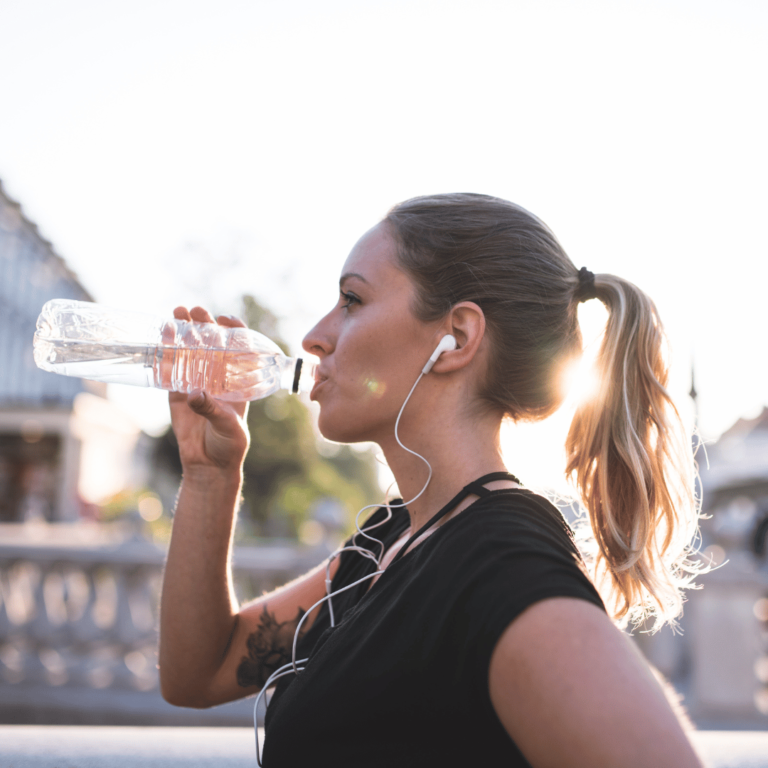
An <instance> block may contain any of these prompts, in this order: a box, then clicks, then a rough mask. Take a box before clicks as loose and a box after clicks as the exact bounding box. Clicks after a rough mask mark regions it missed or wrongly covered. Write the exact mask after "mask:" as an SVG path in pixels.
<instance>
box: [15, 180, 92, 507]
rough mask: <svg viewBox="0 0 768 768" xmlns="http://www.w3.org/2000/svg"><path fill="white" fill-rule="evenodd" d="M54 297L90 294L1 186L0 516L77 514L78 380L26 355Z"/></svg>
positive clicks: (82, 388) (80, 388) (81, 386)
mask: <svg viewBox="0 0 768 768" xmlns="http://www.w3.org/2000/svg"><path fill="white" fill-rule="evenodd" d="M59 297H61V298H70V299H78V300H82V301H91V300H92V299H91V296H90V294H89V293H88V291H87V290H86V289H85V288H84V287H83V286H82V285H81V284H80V282H79V281H78V279H77V277H76V276H75V275H74V274H73V273H72V272H71V271H70V270H69V269H68V268H67V266H66V264H65V263H64V260H63V259H62V258H61V257H60V256H58V255H57V254H56V252H55V251H54V249H53V247H52V246H51V244H50V243H49V242H48V241H47V240H45V239H44V238H43V237H42V236H41V235H40V233H39V232H38V230H37V227H36V226H35V225H34V224H33V223H32V222H31V221H29V220H28V219H27V218H26V217H25V216H24V214H23V212H22V210H21V206H20V205H19V204H18V203H17V202H16V201H14V200H12V199H11V198H10V197H9V196H8V195H7V194H6V192H5V190H4V189H3V187H2V184H0V522H25V521H32V520H44V521H48V522H54V521H69V520H75V519H77V518H78V516H79V512H80V502H79V498H78V478H79V472H80V447H81V441H80V439H79V438H78V436H77V425H76V424H74V423H73V413H74V404H75V400H76V398H77V397H78V395H80V394H81V393H83V392H84V391H85V385H84V383H83V382H82V381H81V380H80V379H72V378H68V377H64V376H57V375H55V374H52V373H46V372H44V371H41V370H39V369H38V368H37V366H36V365H35V362H34V359H33V356H32V338H33V335H34V332H35V325H36V321H37V316H38V314H39V313H40V309H41V307H42V306H43V304H44V303H45V302H46V301H48V300H49V299H52V298H59ZM101 394H103V393H101Z"/></svg>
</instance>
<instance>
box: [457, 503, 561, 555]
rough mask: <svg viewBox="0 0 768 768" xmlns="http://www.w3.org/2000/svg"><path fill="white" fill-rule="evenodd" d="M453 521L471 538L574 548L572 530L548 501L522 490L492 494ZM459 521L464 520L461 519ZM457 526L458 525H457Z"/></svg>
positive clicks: (559, 512)
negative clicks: (457, 522) (458, 523)
mask: <svg viewBox="0 0 768 768" xmlns="http://www.w3.org/2000/svg"><path fill="white" fill-rule="evenodd" d="M465 512H466V513H468V514H466V517H464V513H462V514H460V515H458V516H457V517H456V518H455V520H457V521H460V522H461V527H463V528H464V534H465V535H469V534H470V533H471V535H472V537H473V538H479V539H498V540H502V541H507V540H510V539H511V540H513V541H514V542H518V543H520V542H532V541H538V542H545V541H546V542H552V543H555V542H559V543H560V544H561V545H565V546H567V547H568V549H571V548H575V547H576V545H575V543H574V536H573V531H572V530H571V527H570V526H569V525H568V523H567V522H566V520H565V518H564V517H563V514H562V512H561V511H560V510H559V509H558V508H557V507H556V506H555V505H554V504H553V503H552V502H551V501H549V500H548V499H547V498H545V497H544V496H541V495H539V494H537V493H534V492H533V491H529V490H527V489H524V488H510V489H504V490H499V491H492V492H491V493H490V494H489V495H488V496H484V497H482V498H480V499H478V500H477V501H476V502H475V503H474V504H472V506H471V507H469V508H468V509H467V510H465ZM461 518H464V519H463V520H462V519H461ZM457 527H458V526H457Z"/></svg>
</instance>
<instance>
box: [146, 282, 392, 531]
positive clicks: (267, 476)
mask: <svg viewBox="0 0 768 768" xmlns="http://www.w3.org/2000/svg"><path fill="white" fill-rule="evenodd" d="M242 318H243V320H244V321H245V323H246V324H247V325H248V327H249V328H252V329H253V330H255V331H258V332H259V333H263V334H264V335H265V336H268V337H269V338H270V339H272V340H273V341H275V343H277V344H278V345H279V346H280V347H281V348H282V349H283V350H284V351H287V349H286V345H285V343H284V342H283V341H282V340H281V339H280V337H279V331H278V325H279V323H278V320H277V318H276V317H275V315H274V314H272V312H270V310H269V309H267V308H266V307H264V306H263V305H261V304H260V303H259V302H258V301H257V300H256V299H255V298H254V297H253V296H244V297H243V310H242ZM248 429H249V430H250V433H251V447H250V450H249V451H248V455H247V456H246V458H245V464H244V466H243V475H244V484H243V499H244V501H243V506H242V510H241V512H240V523H239V528H238V532H237V535H238V539H247V538H250V537H252V536H286V537H295V536H297V535H298V533H299V531H300V529H301V527H302V523H304V522H306V521H308V520H310V519H311V518H312V515H313V513H315V512H317V510H319V509H320V508H321V507H322V506H323V504H324V503H325V504H326V509H327V501H328V500H329V499H330V500H334V501H336V502H338V504H339V506H340V508H342V509H343V510H344V518H345V519H344V520H343V521H342V522H343V525H344V526H345V529H346V530H347V531H348V530H350V529H351V528H352V521H353V519H354V515H355V514H356V513H357V511H358V510H359V509H360V508H361V507H363V506H365V505H366V504H372V503H375V502H377V501H379V500H380V499H381V498H382V492H381V489H380V488H379V485H378V482H377V472H376V462H375V458H374V456H373V453H372V452H371V451H370V450H364V451H359V450H355V449H353V448H350V447H349V446H347V445H335V444H332V443H327V442H325V441H324V440H322V438H321V437H319V436H318V435H317V433H316V431H315V428H314V426H313V424H312V417H311V415H310V413H309V411H308V410H307V408H306V407H305V406H304V405H303V404H302V403H301V401H300V400H299V398H298V397H295V396H294V395H290V394H288V393H287V392H284V391H281V392H278V393H276V394H274V395H271V396H270V397H267V398H265V399H264V400H255V401H253V402H252V403H251V405H250V408H249V411H248ZM156 457H157V460H158V464H162V465H163V467H165V469H166V470H167V471H171V472H175V473H178V474H180V473H181V467H180V465H179V460H178V448H177V446H176V440H175V437H174V435H173V431H172V430H170V429H169V430H168V432H167V433H166V434H165V435H163V437H162V438H161V439H160V442H159V444H158V447H157V453H156Z"/></svg>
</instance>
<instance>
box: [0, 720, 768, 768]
mask: <svg viewBox="0 0 768 768" xmlns="http://www.w3.org/2000/svg"><path fill="white" fill-rule="evenodd" d="M694 741H695V742H696V744H697V745H698V746H699V749H700V751H701V754H702V756H703V757H704V759H705V761H706V763H707V766H708V768H768V731H699V732H698V733H696V734H694ZM255 765H256V760H255V740H254V735H253V731H252V730H251V729H250V728H152V727H116V726H78V725H72V726H42V725H1V726H0V768H182V766H183V767H184V768H253V766H255Z"/></svg>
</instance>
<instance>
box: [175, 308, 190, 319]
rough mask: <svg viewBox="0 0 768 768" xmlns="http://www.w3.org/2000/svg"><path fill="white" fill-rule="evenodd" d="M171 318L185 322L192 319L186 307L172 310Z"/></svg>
mask: <svg viewBox="0 0 768 768" xmlns="http://www.w3.org/2000/svg"><path fill="white" fill-rule="evenodd" d="M173 316H174V317H175V318H176V319H177V320H186V321H187V322H189V321H190V320H191V319H192V317H191V316H190V314H189V310H188V309H187V308H186V307H176V309H174V310H173Z"/></svg>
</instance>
